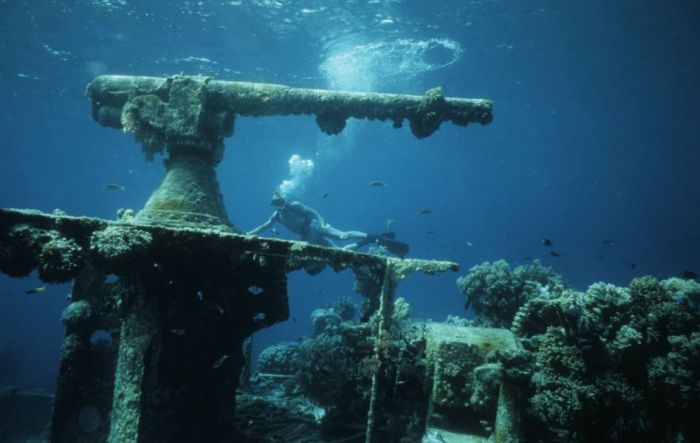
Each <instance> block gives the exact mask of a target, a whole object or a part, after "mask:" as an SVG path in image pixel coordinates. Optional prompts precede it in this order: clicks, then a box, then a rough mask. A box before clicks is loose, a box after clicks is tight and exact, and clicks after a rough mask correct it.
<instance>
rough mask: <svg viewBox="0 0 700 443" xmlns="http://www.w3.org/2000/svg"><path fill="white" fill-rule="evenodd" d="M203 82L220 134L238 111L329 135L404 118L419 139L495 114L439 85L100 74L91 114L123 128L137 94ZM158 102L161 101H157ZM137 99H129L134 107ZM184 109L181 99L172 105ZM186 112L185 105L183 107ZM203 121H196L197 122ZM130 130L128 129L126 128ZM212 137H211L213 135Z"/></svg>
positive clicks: (202, 93) (204, 104)
mask: <svg viewBox="0 0 700 443" xmlns="http://www.w3.org/2000/svg"><path fill="white" fill-rule="evenodd" d="M183 82H184V83H187V82H194V83H196V84H198V85H201V88H197V89H198V93H197V96H196V100H195V103H192V104H193V105H195V108H196V109H193V110H196V111H197V112H200V113H202V114H208V115H209V116H210V117H214V116H216V117H218V118H219V122H218V123H219V127H218V128H216V127H214V126H209V127H208V128H202V129H208V130H212V129H213V130H214V133H216V132H217V129H218V130H219V131H218V134H216V135H219V136H223V137H225V136H229V135H231V133H232V130H233V119H234V117H235V115H236V114H238V115H245V116H254V117H257V116H263V115H299V114H307V115H316V122H317V123H318V125H319V127H320V128H321V130H322V131H323V132H325V133H327V134H338V133H340V132H341V131H342V130H343V128H345V124H346V120H347V119H348V118H351V117H352V118H358V119H363V118H365V119H369V120H375V119H376V120H382V121H384V120H391V121H393V122H394V126H395V127H397V128H399V127H401V126H402V124H403V120H404V119H405V120H408V121H409V123H410V126H411V131H412V132H413V134H414V135H415V136H416V137H418V138H423V137H427V136H429V135H431V134H432V133H433V132H435V131H437V130H438V129H439V127H440V124H441V123H442V122H444V121H451V122H453V123H454V124H456V125H459V126H466V125H467V124H469V123H472V122H477V123H481V124H488V123H490V122H491V120H492V118H493V116H492V113H491V108H492V103H491V101H490V100H486V99H466V98H446V97H445V96H444V94H443V92H442V88H434V89H430V90H429V91H427V92H426V93H425V95H423V96H419V95H398V94H378V93H366V92H344V91H329V90H322V89H302V88H290V87H288V86H284V85H274V84H267V83H249V82H232V81H220V80H212V79H209V78H206V77H185V76H175V77H170V78H157V77H130V76H119V75H104V76H100V77H97V78H96V79H95V80H94V81H93V82H92V83H91V84H90V86H89V87H88V95H89V96H90V98H91V99H92V103H93V117H94V118H95V120H97V121H99V122H100V123H101V124H103V125H105V126H111V127H114V128H122V127H125V126H127V123H126V122H125V121H124V114H123V108H124V107H125V106H126V105H127V104H128V102H133V101H134V100H137V101H139V100H140V99H139V97H144V96H151V97H154V98H156V97H157V98H158V100H146V101H142V103H141V104H142V105H146V104H147V103H148V104H150V105H162V106H167V105H168V104H169V102H170V100H169V97H170V95H171V91H173V90H176V89H179V87H180V85H179V84H182V83H183ZM158 102H160V103H158ZM133 104H135V103H132V105H133ZM170 105H172V104H170ZM176 105H177V106H180V108H181V109H182V105H183V103H181V102H180V103H176ZM183 110H184V109H183ZM201 122H203V121H202V120H200V123H201ZM126 129H129V128H126ZM212 135H214V134H213V133H212Z"/></svg>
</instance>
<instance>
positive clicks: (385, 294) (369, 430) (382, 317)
mask: <svg viewBox="0 0 700 443" xmlns="http://www.w3.org/2000/svg"><path fill="white" fill-rule="evenodd" d="M395 289H396V277H395V275H394V268H393V267H392V266H391V264H390V263H389V261H388V260H387V261H385V264H384V279H383V281H382V289H381V293H380V297H379V324H378V326H377V339H376V341H375V342H374V355H375V358H376V360H377V368H376V369H375V371H374V374H373V375H372V388H371V391H370V399H369V410H368V411H367V426H366V428H365V443H372V442H373V441H374V437H375V433H376V426H377V424H376V417H377V409H378V403H379V389H380V383H381V381H382V380H381V376H382V374H381V373H382V371H383V370H384V363H385V361H384V360H385V357H386V352H385V351H386V349H385V341H386V340H388V339H389V329H390V328H391V313H392V311H393V307H394V305H393V302H392V300H393V298H394V290H395Z"/></svg>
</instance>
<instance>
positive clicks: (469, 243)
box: [465, 240, 474, 248]
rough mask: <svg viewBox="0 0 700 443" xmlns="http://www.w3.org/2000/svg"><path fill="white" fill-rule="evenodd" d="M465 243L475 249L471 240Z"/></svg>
mask: <svg viewBox="0 0 700 443" xmlns="http://www.w3.org/2000/svg"><path fill="white" fill-rule="evenodd" d="M465 243H466V244H467V246H469V247H470V248H472V247H474V243H472V242H470V241H469V240H467V241H466V242H465Z"/></svg>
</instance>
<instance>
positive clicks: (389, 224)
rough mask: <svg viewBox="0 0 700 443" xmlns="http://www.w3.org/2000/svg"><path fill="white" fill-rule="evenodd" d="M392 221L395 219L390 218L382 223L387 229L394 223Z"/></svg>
mask: <svg viewBox="0 0 700 443" xmlns="http://www.w3.org/2000/svg"><path fill="white" fill-rule="evenodd" d="M394 223H396V220H394V219H391V218H390V219H389V220H387V221H386V223H385V224H384V225H385V226H386V228H387V229H390V228H391V227H392V226H393V225H394Z"/></svg>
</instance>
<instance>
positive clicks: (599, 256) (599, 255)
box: [593, 254, 603, 258]
mask: <svg viewBox="0 0 700 443" xmlns="http://www.w3.org/2000/svg"><path fill="white" fill-rule="evenodd" d="M593 257H595V258H603V254H594V255H593Z"/></svg>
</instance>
